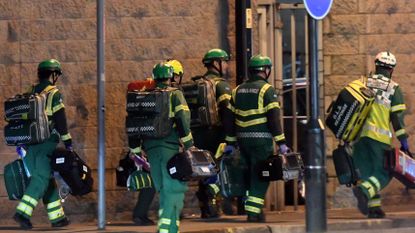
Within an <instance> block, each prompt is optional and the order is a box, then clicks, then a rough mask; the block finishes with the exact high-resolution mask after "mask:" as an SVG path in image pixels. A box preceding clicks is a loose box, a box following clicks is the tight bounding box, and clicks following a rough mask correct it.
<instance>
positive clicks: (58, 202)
mask: <svg viewBox="0 0 415 233" xmlns="http://www.w3.org/2000/svg"><path fill="white" fill-rule="evenodd" d="M60 205H61V201H60V200H57V201H54V202H51V203H49V204H47V206H46V209H53V208H56V207H58V206H60Z"/></svg>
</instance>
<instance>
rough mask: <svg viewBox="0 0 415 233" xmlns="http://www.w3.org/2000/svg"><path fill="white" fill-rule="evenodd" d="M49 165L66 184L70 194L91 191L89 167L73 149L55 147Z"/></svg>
mask: <svg viewBox="0 0 415 233" xmlns="http://www.w3.org/2000/svg"><path fill="white" fill-rule="evenodd" d="M51 167H52V169H53V170H54V171H56V172H58V173H59V174H60V176H61V177H62V178H63V180H64V181H65V182H66V183H67V184H68V186H69V187H70V188H71V194H72V195H74V196H82V195H85V194H88V193H90V192H91V191H92V185H93V183H94V180H93V179H92V174H91V169H90V168H89V167H88V165H86V163H85V162H84V161H83V160H82V159H81V158H80V157H79V156H78V154H77V153H75V152H74V151H70V150H66V149H63V148H56V150H55V151H54V152H53V154H52V157H51Z"/></svg>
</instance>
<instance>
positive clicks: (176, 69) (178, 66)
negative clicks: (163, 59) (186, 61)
mask: <svg viewBox="0 0 415 233" xmlns="http://www.w3.org/2000/svg"><path fill="white" fill-rule="evenodd" d="M167 64H169V65H171V66H172V67H173V73H174V74H176V75H179V76H182V75H183V66H182V63H180V62H179V61H178V60H167Z"/></svg>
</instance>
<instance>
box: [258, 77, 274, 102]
mask: <svg viewBox="0 0 415 233" xmlns="http://www.w3.org/2000/svg"><path fill="white" fill-rule="evenodd" d="M270 87H272V86H271V85H270V84H268V83H266V84H265V85H264V86H263V87H262V88H261V90H260V91H259V96H258V108H263V107H264V95H265V92H266V91H267V90H268V89H269V88H270Z"/></svg>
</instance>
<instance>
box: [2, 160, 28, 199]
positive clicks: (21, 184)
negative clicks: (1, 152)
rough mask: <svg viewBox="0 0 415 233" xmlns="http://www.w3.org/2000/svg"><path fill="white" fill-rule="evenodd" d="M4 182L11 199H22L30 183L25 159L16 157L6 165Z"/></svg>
mask: <svg viewBox="0 0 415 233" xmlns="http://www.w3.org/2000/svg"><path fill="white" fill-rule="evenodd" d="M4 183H5V185H6V190H7V195H8V196H9V200H20V199H21V198H22V197H23V194H24V192H25V190H26V188H27V186H28V185H29V178H28V177H27V174H26V171H25V168H24V165H23V161H22V160H21V159H16V160H15V161H13V162H11V163H9V164H7V165H6V166H5V167H4Z"/></svg>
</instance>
